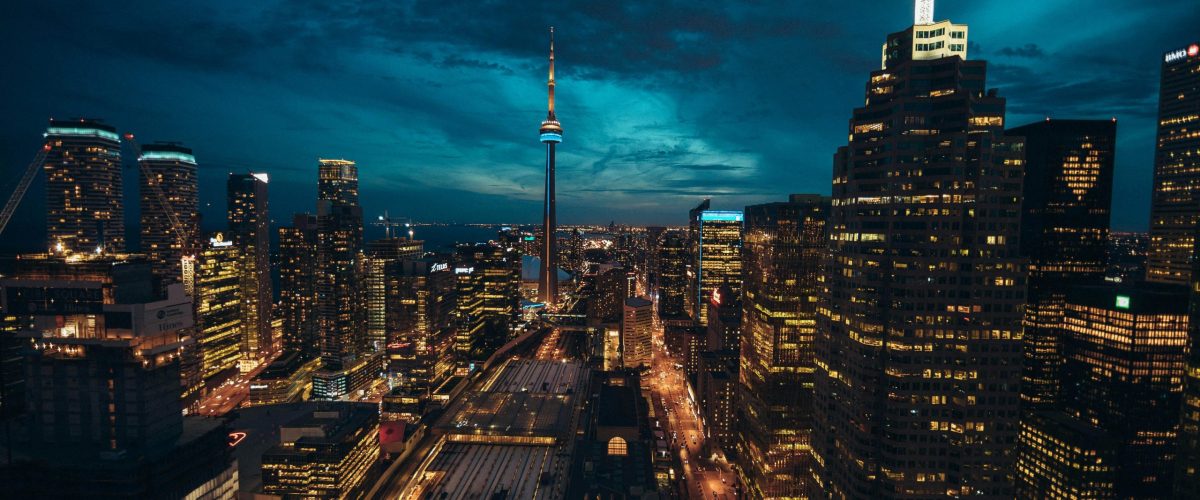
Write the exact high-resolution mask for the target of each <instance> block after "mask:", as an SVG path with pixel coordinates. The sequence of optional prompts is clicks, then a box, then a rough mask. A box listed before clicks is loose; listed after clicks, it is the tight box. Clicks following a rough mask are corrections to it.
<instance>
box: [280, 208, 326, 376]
mask: <svg viewBox="0 0 1200 500" xmlns="http://www.w3.org/2000/svg"><path fill="white" fill-rule="evenodd" d="M279 309H280V311H279V313H280V316H282V317H283V348H284V349H287V350H290V351H298V352H299V353H300V354H301V355H302V356H303V357H304V358H305V359H306V360H307V359H313V358H316V357H319V356H320V353H321V349H320V342H319V336H318V335H317V217H316V216H315V215H313V214H295V215H294V216H292V225H291V226H284V227H281V228H279Z"/></svg>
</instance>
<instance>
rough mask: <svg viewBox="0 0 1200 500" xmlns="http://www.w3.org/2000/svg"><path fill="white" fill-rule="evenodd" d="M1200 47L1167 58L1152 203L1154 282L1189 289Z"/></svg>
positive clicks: (1195, 219) (1199, 202)
mask: <svg viewBox="0 0 1200 500" xmlns="http://www.w3.org/2000/svg"><path fill="white" fill-rule="evenodd" d="M1197 127H1200V43H1193V44H1191V45H1188V46H1186V47H1180V48H1177V49H1173V50H1171V51H1168V52H1167V53H1166V54H1163V61H1162V80H1161V83H1160V86H1159V90H1158V147H1157V149H1156V150H1155V154H1154V192H1153V194H1152V195H1151V203H1150V255H1149V258H1148V259H1147V263H1146V279H1147V280H1149V281H1156V282H1163V283H1176V284H1180V285H1187V284H1188V283H1189V282H1190V281H1189V278H1190V275H1191V258H1192V254H1193V240H1194V239H1195V228H1196V224H1198V223H1200V154H1197V153H1196V152H1197V151H1200V134H1197V133H1196V130H1197Z"/></svg>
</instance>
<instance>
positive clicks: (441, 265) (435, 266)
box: [429, 264, 450, 273]
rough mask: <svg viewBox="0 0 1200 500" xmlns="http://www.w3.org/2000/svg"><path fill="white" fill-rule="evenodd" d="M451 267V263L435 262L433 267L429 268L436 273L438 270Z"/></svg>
mask: <svg viewBox="0 0 1200 500" xmlns="http://www.w3.org/2000/svg"><path fill="white" fill-rule="evenodd" d="M449 268H450V264H434V265H433V267H431V268H429V272H431V273H436V272H438V271H445V270H447V269H449Z"/></svg>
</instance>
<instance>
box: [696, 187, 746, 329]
mask: <svg viewBox="0 0 1200 500" xmlns="http://www.w3.org/2000/svg"><path fill="white" fill-rule="evenodd" d="M699 224H700V226H699V229H698V234H699V235H700V240H699V241H698V242H697V249H698V250H699V251H698V253H697V259H696V260H697V262H699V268H698V269H697V272H696V290H697V292H698V293H699V295H698V296H697V297H696V309H697V311H696V313H695V315H694V317H695V318H698V321H699V323H700V326H707V325H708V308H707V307H705V306H706V305H707V304H708V300H707V299H708V298H710V297H712V294H713V291H714V290H716V289H717V288H719V287H721V285H728V286H729V288H730V289H731V290H732V291H733V293H734V294H738V295H740V294H741V293H742V212H741V211H722V210H705V211H703V212H701V213H700V216H699Z"/></svg>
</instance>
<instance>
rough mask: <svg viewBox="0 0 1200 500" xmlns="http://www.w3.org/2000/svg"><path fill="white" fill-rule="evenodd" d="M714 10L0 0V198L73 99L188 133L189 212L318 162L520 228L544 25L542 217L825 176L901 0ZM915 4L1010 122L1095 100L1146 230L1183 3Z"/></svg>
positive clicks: (373, 186)
mask: <svg viewBox="0 0 1200 500" xmlns="http://www.w3.org/2000/svg"><path fill="white" fill-rule="evenodd" d="M726 4H733V2H698V1H695V0H687V1H682V0H681V1H638V2H617V1H597V0H558V1H552V2H534V1H520V2H518V1H512V2H496V1H461V2H456V1H447V0H436V1H425V0H418V1H395V2H356V3H350V2H346V3H343V2H331V1H328V0H322V1H315V0H302V1H295V2H257V1H255V2H246V1H221V0H217V1H205V2H167V1H141V2H95V1H87V2H82V1H81V2H67V1H42V2H9V3H8V5H7V6H6V8H5V12H4V13H3V15H2V16H0V23H2V24H0V32H3V33H4V40H5V42H4V43H3V44H2V45H0V50H2V51H3V59H2V61H3V62H2V63H0V64H3V75H4V76H3V78H2V79H0V81H3V98H2V102H3V108H0V109H2V111H3V116H4V119H3V121H2V122H0V161H2V162H3V164H2V169H3V170H2V172H3V180H0V193H3V194H2V196H5V197H7V193H8V192H9V191H10V190H11V189H12V186H13V184H14V183H15V177H16V176H17V175H18V172H19V170H20V169H21V168H23V167H24V165H25V164H26V163H27V162H28V161H29V159H31V158H32V157H33V155H34V153H35V151H36V149H37V148H38V147H39V145H40V144H41V140H42V139H41V133H42V131H43V130H44V129H45V126H46V120H47V118H49V117H51V116H53V117H56V118H70V117H79V116H86V117H97V118H103V119H105V121H107V122H108V123H110V124H113V125H115V126H117V127H118V129H119V130H121V131H129V132H134V133H136V134H137V135H138V137H139V138H140V140H141V141H143V142H151V141H154V140H176V141H182V142H183V143H184V144H185V145H187V146H189V147H192V148H193V149H194V150H195V154H196V157H197V160H198V162H199V163H200V170H201V186H200V189H201V204H202V205H207V206H206V207H205V208H204V217H205V219H206V221H207V223H206V226H209V227H218V225H217V223H218V222H219V221H221V220H223V218H224V212H223V211H224V206H225V187H224V186H225V184H224V182H225V176H226V175H227V174H228V173H229V172H231V171H246V170H253V171H266V172H268V173H269V174H270V176H271V182H270V190H271V193H270V196H271V213H272V218H273V219H274V220H275V221H276V222H277V223H278V222H284V221H287V220H289V219H290V214H291V213H292V212H296V211H313V210H314V209H315V208H314V207H315V198H316V164H317V158H318V157H327V158H347V159H353V160H356V161H357V162H358V165H359V173H360V181H361V184H362V203H363V205H364V211H365V213H366V214H367V216H368V217H371V218H373V217H374V216H375V215H376V214H379V213H381V212H382V211H383V210H385V209H387V210H389V211H390V212H391V214H392V215H393V216H409V217H413V218H414V219H416V220H418V221H426V222H432V221H444V222H450V221H455V222H510V223H534V222H538V221H539V214H540V209H541V196H542V175H543V158H544V152H543V148H542V145H541V144H539V143H538V133H537V129H538V124H539V123H540V122H541V120H542V119H543V118H544V117H545V114H546V112H545V106H546V103H545V92H546V89H545V78H546V50H547V33H546V27H547V26H549V25H554V26H555V27H556V30H557V37H556V39H557V44H556V45H557V61H558V74H557V76H558V89H557V93H558V117H559V119H560V120H561V121H562V123H563V127H564V128H565V142H564V143H563V144H562V145H561V146H560V149H559V153H558V162H559V163H558V175H559V177H558V186H559V192H558V200H559V222H560V223H562V224H573V223H608V222H609V221H610V220H616V221H617V222H618V223H620V222H626V223H636V224H643V223H646V224H651V223H660V224H662V223H665V224H682V223H683V222H684V221H685V219H686V212H687V209H688V208H690V207H691V206H693V205H695V203H697V202H698V201H699V200H700V199H701V198H703V197H706V196H711V197H713V198H714V199H713V206H714V208H740V207H741V206H743V205H745V204H749V203H761V202H768V201H776V200H781V199H783V198H784V197H785V196H786V194H787V193H802V192H816V193H826V194H827V193H828V192H829V188H830V171H831V165H832V157H833V154H834V151H835V149H836V148H837V147H838V146H839V145H843V144H845V143H846V135H847V121H848V119H849V117H850V112H851V109H852V108H853V107H855V106H861V105H862V103H863V92H864V87H865V84H866V80H867V76H868V73H869V72H870V71H871V70H872V69H876V68H877V67H878V66H879V63H880V55H879V54H880V45H881V44H882V43H883V41H884V37H885V36H886V35H887V34H888V33H890V32H894V31H900V30H902V29H904V28H906V27H907V26H909V25H911V24H912V2H910V1H903V0H896V1H846V0H839V1H796V0H788V1H761V2H752V3H750V2H747V5H745V6H731V5H726ZM935 17H936V18H937V19H939V20H940V19H947V18H948V19H951V20H953V21H955V22H958V23H965V24H968V25H970V28H971V32H970V42H971V46H970V48H969V57H970V58H971V59H985V60H987V61H988V62H989V63H990V64H989V66H988V83H989V86H992V87H997V88H999V89H1000V94H1001V95H1002V96H1004V97H1007V98H1008V125H1009V126H1017V125H1022V124H1025V123H1028V122H1031V121H1035V120H1040V119H1043V118H1044V117H1045V116H1053V117H1060V118H1110V117H1114V116H1115V117H1117V118H1118V120H1119V130H1118V137H1119V141H1118V153H1117V171H1116V178H1117V182H1116V192H1115V193H1114V197H1113V198H1114V217H1113V225H1114V227H1115V228H1116V229H1118V230H1143V229H1145V226H1146V222H1147V219H1148V212H1149V191H1150V187H1151V172H1152V164H1153V147H1154V132H1155V130H1154V122H1155V117H1156V113H1157V92H1158V88H1157V87H1158V76H1159V61H1160V60H1161V57H1162V53H1163V52H1165V51H1167V50H1168V49H1174V48H1178V47H1180V46H1184V45H1186V44H1187V43H1190V42H1193V41H1196V40H1197V39H1200V32H1198V30H1197V29H1196V26H1200V7H1197V4H1196V0H1163V1H1154V2H1149V1H1145V0H1122V1H1117V0H1093V1H1087V2H1083V1H1068V0H1059V1H1055V0H987V1H984V0H956V1H952V0H943V1H941V2H938V5H937V14H936V16H935ZM127 153H128V149H127ZM129 174H130V175H128V176H127V179H128V180H129V187H128V188H127V191H128V195H127V197H126V199H127V205H134V204H135V203H132V202H133V201H134V200H136V193H135V186H134V184H135V182H134V181H136V176H135V175H133V172H132V171H130V172H129ZM43 196H44V195H43V194H42V190H41V186H40V183H39V184H38V185H35V188H34V190H33V191H31V193H30V195H29V197H27V201H26V203H24V204H23V205H22V209H21V210H20V211H19V212H18V217H19V218H20V220H17V221H15V222H14V223H13V226H11V227H10V228H9V231H8V232H6V234H5V235H4V236H2V237H0V238H4V239H8V238H12V237H13V235H22V237H25V235H28V236H30V237H33V236H34V235H37V234H40V232H41V231H42V226H43V225H44V223H43V217H44V216H43V210H44V207H43V205H44V200H43ZM128 210H129V212H130V217H129V225H130V226H131V228H132V227H133V226H134V224H135V222H136V218H135V217H134V215H135V212H134V210H135V208H134V207H132V206H131V207H130V208H129V209H128Z"/></svg>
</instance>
